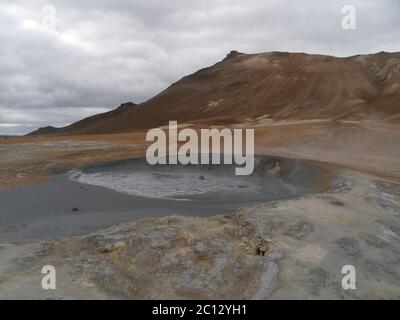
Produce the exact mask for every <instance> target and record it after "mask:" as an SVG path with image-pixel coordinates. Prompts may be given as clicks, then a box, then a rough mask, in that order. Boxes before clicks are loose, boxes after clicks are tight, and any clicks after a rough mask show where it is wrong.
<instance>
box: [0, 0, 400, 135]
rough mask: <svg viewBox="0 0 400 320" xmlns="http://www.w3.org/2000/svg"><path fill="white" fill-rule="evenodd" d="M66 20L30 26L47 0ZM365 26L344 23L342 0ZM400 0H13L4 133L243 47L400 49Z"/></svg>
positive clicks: (141, 91) (2, 25) (155, 87)
mask: <svg viewBox="0 0 400 320" xmlns="http://www.w3.org/2000/svg"><path fill="white" fill-rule="evenodd" d="M46 4H50V5H53V6H54V7H55V8H56V13H57V29H56V31H55V32H50V31H48V30H47V31H46V30H42V29H40V28H39V29H29V28H26V27H27V26H26V25H25V27H24V21H25V22H26V21H32V20H34V21H35V20H36V21H38V20H39V19H40V17H41V16H40V14H41V8H42V6H43V5H46ZM345 4H352V5H354V6H355V7H356V9H357V30H352V31H344V30H342V29H341V26H340V21H341V19H342V14H341V8H342V6H343V5H345ZM399 9H400V2H399V1H397V0H353V1H352V0H330V1H325V0H324V1H322V0H303V1H292V0H279V1H278V0H242V1H234V0H210V1H199V0H174V1H164V0H147V1H139V0H134V1H129V0H114V1H105V0H96V1H95V0H86V1H77V0H70V1H67V0H53V1H42V0H31V1H29V2H27V1H22V0H13V1H11V0H3V1H2V3H1V4H0V133H9V134H15V133H26V132H28V131H30V130H32V129H35V128H36V127H39V126H43V125H48V124H52V125H60V126H61V125H65V124H67V123H71V122H73V121H76V120H79V119H81V118H82V117H85V116H88V115H91V114H94V113H97V112H100V111H106V110H109V109H110V108H112V107H115V106H117V105H119V104H120V103H121V102H124V101H134V102H142V101H145V100H146V99H148V98H150V97H151V96H152V95H154V94H156V93H158V92H159V91H161V90H162V89H164V88H165V87H167V86H168V85H170V84H171V83H172V82H175V81H176V80H178V79H179V78H181V77H182V76H184V75H186V74H188V73H191V72H194V71H196V70H197V69H199V68H202V67H204V66H207V65H210V64H213V63H215V62H216V61H218V60H220V59H222V58H223V57H224V56H225V55H226V54H227V52H229V51H230V50H232V49H236V50H239V51H244V52H249V53H251V52H263V51H272V50H282V51H297V52H311V53H315V52H318V53H325V54H332V55H338V56H346V55H353V54H358V53H370V52H377V51H381V50H385V51H400V43H399V41H398V35H399V31H400V24H399V19H398V13H399V12H400V10H399Z"/></svg>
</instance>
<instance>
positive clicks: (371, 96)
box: [31, 51, 400, 135]
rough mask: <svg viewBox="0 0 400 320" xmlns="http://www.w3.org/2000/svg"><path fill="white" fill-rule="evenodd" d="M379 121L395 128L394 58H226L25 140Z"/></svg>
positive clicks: (399, 85)
mask: <svg viewBox="0 0 400 320" xmlns="http://www.w3.org/2000/svg"><path fill="white" fill-rule="evenodd" d="M257 117H268V118H274V119H278V120H283V119H332V120H337V119H348V120H361V119H370V120H379V121H391V122H398V123H400V53H387V52H380V53H377V54H370V55H357V56H352V57H347V58H337V57H332V56H326V55H314V54H304V53H287V52H270V53H260V54H244V53H240V52H237V51H232V52H231V53H229V54H228V55H227V57H226V58H225V59H224V60H223V61H221V62H218V63H216V64H215V65H213V66H211V67H208V68H205V69H201V70H199V71H197V72H195V73H194V74H191V75H189V76H186V77H184V78H182V79H181V80H179V81H178V82H176V83H174V84H173V85H171V86H170V87H169V88H167V89H166V90H164V91H162V92H161V93H160V94H158V95H156V96H155V97H153V98H151V99H150V100H148V101H146V102H145V103H142V104H140V105H136V104H134V103H127V104H122V105H121V106H120V107H118V108H117V109H115V110H113V111H110V112H107V113H102V114H99V115H95V116H92V117H89V118H86V119H83V120H81V121H78V122H76V123H74V124H71V125H69V126H67V127H64V128H54V127H46V128H40V129H39V130H37V131H34V132H32V133H31V134H43V135H45V134H100V133H117V132H129V131H134V130H139V129H148V128H152V127H157V126H161V125H165V124H167V123H168V121H169V120H177V121H179V122H192V123H205V124H228V123H239V122H243V121H245V120H246V119H255V118H257Z"/></svg>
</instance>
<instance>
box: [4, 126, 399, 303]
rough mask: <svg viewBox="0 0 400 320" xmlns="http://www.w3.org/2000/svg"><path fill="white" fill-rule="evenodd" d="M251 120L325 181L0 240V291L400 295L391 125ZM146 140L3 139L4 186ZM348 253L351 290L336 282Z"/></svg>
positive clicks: (14, 294) (263, 148)
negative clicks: (203, 213) (209, 209)
mask: <svg viewBox="0 0 400 320" xmlns="http://www.w3.org/2000/svg"><path fill="white" fill-rule="evenodd" d="M251 125H254V126H255V127H256V152H257V153H259V154H269V155H277V156H283V157H293V158H302V159H311V160H317V161H321V162H324V163H329V164H330V165H333V169H332V170H333V173H334V175H335V179H334V181H333V183H332V184H333V185H332V187H331V190H330V191H328V192H326V193H324V194H314V195H308V196H304V197H301V198H298V199H291V200H284V201H277V202H269V203H265V204H262V205H259V206H257V207H256V208H253V209H248V210H239V211H238V212H235V213H232V214H231V215H226V216H215V217H212V218H191V217H179V216H171V217H164V218H155V219H141V220H136V221H132V222H130V223H126V224H122V225H119V226H114V227H112V228H109V229H107V230H102V231H99V232H96V233H94V234H91V235H86V236H81V237H73V238H67V239H58V240H52V241H47V242H33V241H29V242H23V241H11V240H7V239H1V240H0V298H5V299H9V298H20V299H25V298H38V299H45V298H53V299H72V298H77V299H85V298H99V299H105V298H133V299H136V298H182V299H185V298H238V299H241V298H244V299H251V298H253V299H268V298H269V299H280V298H283V299H285V298H289V299H298V298H313V299H319V298H328V299H342V298H350V299H354V298H366V299H375V298H378V299H379V298H397V299H398V298H400V268H399V264H400V249H399V246H398V242H399V240H400V184H399V181H400V180H399V179H400V162H399V160H398V159H400V130H399V128H398V126H396V125H391V124H385V123H379V122H358V123H355V122H332V121H323V120H321V121H315V120H314V121H310V122H307V121H303V122H299V121H298V122H291V123H282V122H281V123H276V122H273V121H265V122H263V121H258V123H252V124H251ZM238 126H239V125H238ZM65 141H67V142H65ZM143 142H144V134H143V133H129V134H113V135H97V136H68V137H46V138H44V137H18V138H11V137H10V138H8V139H1V140H0V150H1V158H0V164H1V170H0V177H1V179H0V187H1V188H3V189H4V188H9V187H13V186H17V185H20V184H26V183H33V182H38V181H41V180H43V179H46V177H48V176H50V175H51V174H54V173H57V172H60V171H63V170H67V169H73V168H79V167H80V166H82V165H85V164H89V163H99V162H104V161H111V160H115V159H127V158H131V157H133V156H137V155H143V153H144V148H145V145H144V144H143ZM0 221H1V220H0ZM260 247H261V248H263V249H266V250H267V252H266V254H265V256H262V255H259V254H257V250H258V249H260ZM45 264H52V265H54V266H55V267H56V269H57V281H58V282H57V284H58V287H57V290H55V291H44V290H42V289H41V286H40V282H41V277H42V274H41V273H40V270H41V267H42V266H43V265H45ZM347 264H350V265H353V266H355V268H356V270H357V289H356V290H350V291H345V290H342V288H341V279H342V277H343V275H342V274H341V268H342V266H344V265H347Z"/></svg>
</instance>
